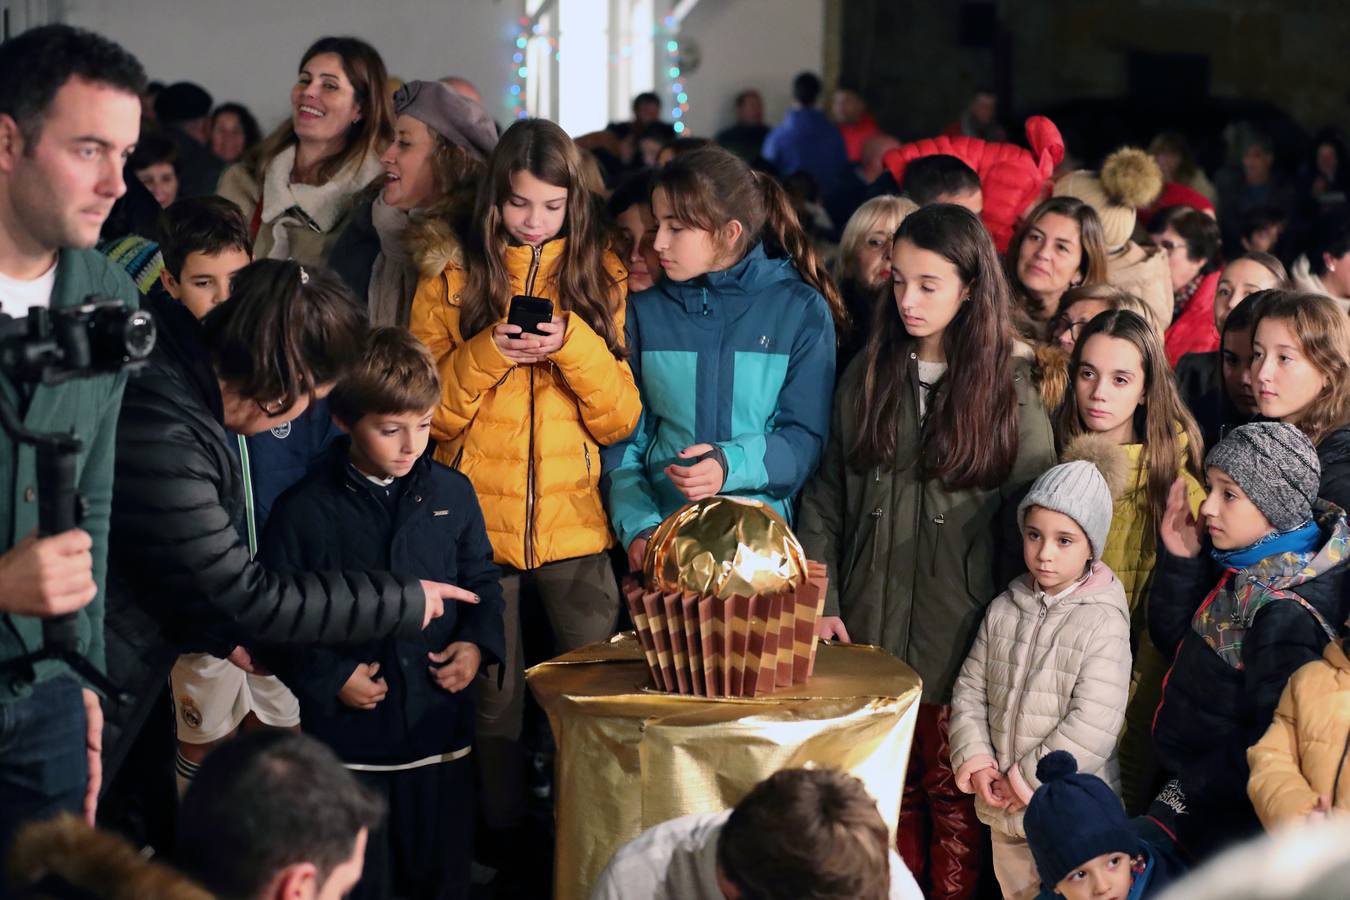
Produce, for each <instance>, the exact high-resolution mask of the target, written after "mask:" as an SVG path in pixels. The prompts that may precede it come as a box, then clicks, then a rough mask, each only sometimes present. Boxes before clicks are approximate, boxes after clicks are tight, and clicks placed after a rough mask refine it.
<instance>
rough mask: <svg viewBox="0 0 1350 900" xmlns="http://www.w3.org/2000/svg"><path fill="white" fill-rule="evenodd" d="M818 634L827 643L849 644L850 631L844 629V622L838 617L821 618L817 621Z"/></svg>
mask: <svg viewBox="0 0 1350 900" xmlns="http://www.w3.org/2000/svg"><path fill="white" fill-rule="evenodd" d="M816 634H818V635H820V636H821V637H823V638H824V639H825V640H827V641H839V642H841V643H844V644H847V643H849V637H848V629H847V628H845V627H844V620H843V619H841V618H839V617H838V616H821V617H820V618H819V619H816Z"/></svg>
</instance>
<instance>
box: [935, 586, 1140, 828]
mask: <svg viewBox="0 0 1350 900" xmlns="http://www.w3.org/2000/svg"><path fill="white" fill-rule="evenodd" d="M1129 689H1130V609H1129V606H1128V605H1127V604H1126V601H1125V589H1124V587H1123V586H1122V585H1121V583H1120V579H1118V578H1116V576H1115V574H1114V573H1113V572H1112V571H1111V570H1110V569H1109V568H1108V567H1107V566H1105V565H1104V564H1102V563H1095V564H1094V565H1093V569H1092V572H1091V573H1090V574H1089V576H1088V578H1087V580H1086V581H1085V582H1084V583H1083V584H1082V585H1081V586H1080V587H1078V588H1077V589H1076V590H1074V591H1073V592H1072V593H1070V594H1068V595H1067V596H1064V597H1060V598H1059V599H1055V598H1054V597H1051V596H1050V595H1048V594H1046V593H1045V592H1043V591H1040V590H1038V589H1037V588H1036V587H1035V584H1034V582H1033V581H1032V579H1031V576H1030V575H1023V576H1021V577H1019V578H1017V579H1016V580H1014V581H1013V583H1012V584H1011V585H1010V586H1009V588H1008V590H1006V591H1004V592H1003V593H1002V594H1000V595H999V596H998V597H996V598H995V599H994V602H993V603H991V604H990V605H989V610H988V612H986V613H985V616H984V622H983V624H981V626H980V631H979V634H978V635H977V636H976V638H975V645H974V646H973V647H972V648H971V650H970V655H969V656H968V657H966V662H965V665H963V666H962V667H961V674H960V676H959V677H958V678H957V680H956V688H955V690H954V691H953V693H952V724H951V764H952V768H953V769H954V770H955V771H956V783H957V786H958V787H960V788H961V790H963V791H966V792H967V793H974V792H975V788H974V786H973V784H972V783H971V776H972V775H974V774H975V773H976V772H978V771H980V770H981V769H984V768H987V767H990V766H994V767H996V768H997V769H998V771H1000V772H1006V773H1007V775H1008V780H1009V781H1010V782H1011V783H1012V786H1013V789H1014V790H1015V791H1016V792H1017V794H1018V797H1019V799H1021V801H1022V802H1023V803H1029V802H1030V801H1031V795H1032V793H1033V792H1034V791H1035V790H1036V788H1037V787H1038V786H1039V785H1040V782H1038V781H1037V780H1036V764H1037V763H1038V762H1039V761H1040V759H1041V757H1043V756H1045V755H1046V754H1047V753H1049V752H1051V751H1052V750H1067V751H1069V752H1070V753H1072V754H1073V755H1074V756H1075V757H1077V759H1078V771H1079V772H1090V773H1092V774H1093V775H1096V776H1098V777H1100V778H1101V779H1102V780H1104V781H1105V782H1106V783H1107V784H1109V785H1110V786H1111V788H1112V789H1113V790H1114V791H1116V793H1119V792H1120V773H1119V770H1118V767H1117V765H1116V740H1117V738H1118V737H1119V735H1120V728H1121V725H1122V724H1123V723H1124V721H1125V703H1126V700H1127V698H1128V694H1129ZM975 806H976V811H977V812H978V813H979V816H980V821H982V822H984V823H985V824H987V825H989V826H990V827H991V828H997V829H998V830H999V831H1000V832H1002V833H1003V834H1007V835H1012V836H1015V837H1024V836H1025V832H1024V831H1023V829H1022V813H1021V812H1018V813H1011V814H1010V813H1008V812H1006V811H1004V810H1001V809H996V808H993V807H990V806H988V805H987V804H985V803H984V802H983V801H981V800H980V799H979V797H978V796H977V797H976V801H975Z"/></svg>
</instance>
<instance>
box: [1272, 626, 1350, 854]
mask: <svg viewBox="0 0 1350 900" xmlns="http://www.w3.org/2000/svg"><path fill="white" fill-rule="evenodd" d="M1347 753H1350V659H1347V658H1346V655H1345V647H1344V646H1343V645H1342V644H1341V642H1340V641H1332V642H1331V643H1329V644H1327V649H1326V651H1325V652H1324V653H1323V655H1322V658H1321V659H1319V660H1317V661H1315V662H1310V663H1308V664H1307V665H1305V666H1303V667H1302V668H1301V669H1299V670H1298V671H1297V672H1295V673H1294V677H1293V678H1291V679H1289V684H1287V685H1285V688H1284V694H1282V695H1281V696H1280V705H1279V706H1278V707H1277V708H1276V710H1275V720H1274V721H1273V722H1271V724H1270V728H1269V729H1267V731H1266V733H1265V736H1264V737H1262V738H1261V741H1260V742H1259V743H1258V744H1257V745H1256V746H1255V747H1252V748H1251V749H1250V750H1248V751H1247V763H1248V765H1250V766H1251V770H1252V774H1251V778H1250V780H1249V781H1248V782H1247V796H1249V797H1250V798H1251V801H1252V806H1253V807H1255V808H1256V814H1257V815H1258V816H1260V818H1261V824H1262V825H1264V826H1266V827H1267V828H1274V827H1275V826H1277V825H1284V824H1289V823H1292V822H1298V821H1301V820H1303V819H1305V818H1306V817H1307V816H1308V814H1309V813H1310V812H1312V810H1313V806H1314V805H1316V803H1317V798H1318V796H1319V795H1321V796H1325V797H1327V799H1328V800H1330V801H1331V806H1332V808H1333V809H1334V810H1337V811H1339V812H1342V813H1344V812H1350V766H1347V765H1345V763H1346V761H1347V760H1346V757H1347ZM1338 775H1339V776H1340V780H1339V783H1338V782H1337V776H1338Z"/></svg>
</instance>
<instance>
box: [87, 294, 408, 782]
mask: <svg viewBox="0 0 1350 900" xmlns="http://www.w3.org/2000/svg"><path fill="white" fill-rule="evenodd" d="M151 311H152V312H153V313H154V315H155V322H156V324H157V325H158V327H159V339H158V342H157V344H156V347H155V352H154V354H153V355H152V357H151V359H150V364H149V365H148V366H147V368H146V369H145V371H143V372H141V373H140V374H139V375H137V376H136V377H133V378H132V379H131V380H130V382H129V383H128V385H127V390H126V395H125V399H124V401H123V405H122V416H121V420H120V422H119V425H118V431H117V462H116V474H115V478H114V483H113V503H112V533H111V537H110V540H109V556H108V611H107V618H106V621H105V634H106V641H107V658H108V676H109V677H110V678H111V679H112V681H113V683H114V684H116V685H117V686H118V687H119V688H120V689H121V690H122V691H123V692H126V693H129V694H130V695H131V696H130V698H129V701H128V702H126V703H117V702H108V703H105V720H106V723H107V724H106V726H105V729H104V739H103V753H104V778H105V779H107V780H111V778H112V776H113V774H114V772H115V771H116V769H117V768H118V766H119V765H120V764H121V762H122V759H123V757H124V756H125V754H126V752H127V750H128V749H129V747H130V744H131V742H132V740H134V739H135V736H136V733H137V732H138V731H139V729H140V727H141V725H142V723H143V722H144V720H145V716H146V715H147V714H148V712H149V709H150V706H151V704H152V702H153V700H154V698H155V696H156V695H157V694H158V692H159V691H160V690H161V689H162V687H163V685H164V683H165V681H166V679H167V678H168V675H169V670H170V669H171V668H172V667H173V662H174V659H175V658H176V657H177V656H178V655H179V654H180V653H197V652H209V653H213V654H216V655H218V656H225V655H228V654H229V652H230V651H231V650H232V649H233V648H234V647H235V646H236V645H239V644H250V643H255V642H256V643H271V644H278V643H280V644H350V643H355V642H359V641H369V640H375V639H377V638H381V637H385V636H387V635H399V636H404V637H415V636H417V635H418V633H419V632H420V630H421V626H422V616H423V612H424V610H425V604H426V599H425V597H424V595H423V593H422V588H421V585H420V583H419V580H418V579H416V578H413V577H399V576H396V575H390V574H386V573H373V574H366V573H357V572H326V573H309V574H301V575H293V576H288V577H278V576H276V575H273V574H272V573H270V572H268V571H267V570H266V569H265V568H264V567H263V566H262V565H261V564H259V563H256V562H254V561H253V560H251V559H250V558H249V549H248V542H247V540H246V539H245V537H244V534H245V529H246V525H245V514H246V507H245V503H244V482H243V475H242V473H241V471H240V464H239V457H238V454H237V453H236V452H235V450H234V448H233V446H232V445H233V444H234V443H235V442H236V441H237V438H236V437H235V436H234V435H233V434H230V433H229V432H227V431H226V430H225V427H224V425H223V424H222V419H223V412H222V404H221V397H220V389H219V386H218V384H217V381H216V377H215V374H214V372H213V371H212V369H211V367H210V365H209V363H208V362H207V354H206V350H205V348H204V347H203V346H202V343H201V339H200V330H199V328H198V325H197V322H196V320H195V319H193V318H192V316H191V314H189V313H188V312H187V310H186V309H184V308H183V307H181V306H179V305H178V304H177V303H174V302H173V301H172V300H168V299H165V298H161V300H160V301H159V302H156V303H152V304H151Z"/></svg>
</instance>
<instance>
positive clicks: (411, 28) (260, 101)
mask: <svg viewBox="0 0 1350 900" xmlns="http://www.w3.org/2000/svg"><path fill="white" fill-rule="evenodd" d="M64 6H65V10H66V14H65V16H63V21H65V22H68V23H70V24H72V25H79V26H82V27H85V28H91V29H93V30H95V31H99V32H101V33H103V34H105V35H107V36H108V37H110V38H112V39H113V40H116V41H117V42H119V43H121V44H122V45H123V46H125V47H126V48H127V49H129V50H131V51H132V52H133V53H135V54H136V55H137V56H138V57H139V58H140V60H141V62H142V63H143V64H144V65H145V68H146V71H147V72H148V73H149V74H150V77H151V78H153V79H157V80H160V81H164V82H172V81H178V80H189V81H195V82H197V83H199V84H201V85H202V86H203V87H205V88H206V89H207V90H209V91H210V92H211V94H212V96H214V97H215V98H216V102H218V103H219V102H224V101H226V100H238V101H240V102H242V103H244V104H246V105H247V106H248V107H249V108H251V109H252V110H253V111H254V113H255V114H256V115H257V116H258V119H259V121H260V122H261V123H262V124H263V128H264V130H270V128H271V126H273V125H275V124H276V123H277V122H279V121H280V120H281V118H282V117H283V116H286V115H288V114H289V106H288V103H289V101H288V96H287V94H288V91H289V90H290V86H291V84H292V83H293V81H294V79H295V72H296V69H297V68H298V66H299V64H300V55H301V54H302V53H303V52H304V51H305V48H306V47H308V46H309V44H310V43H312V42H313V41H314V40H315V39H316V38H318V37H321V36H323V35H326V34H351V35H356V36H357V37H360V38H363V39H364V40H367V41H369V42H370V43H371V44H373V45H374V46H375V48H376V49H377V50H379V51H380V54H381V55H382V56H383V57H384V61H385V65H387V66H388V67H389V71H390V74H392V75H397V76H399V77H400V78H403V79H405V80H410V79H413V78H423V79H435V78H441V77H444V76H446V75H460V76H463V77H465V78H468V79H469V80H470V81H473V82H474V83H475V84H477V85H478V88H479V90H480V91H482V93H483V103H484V105H485V106H486V107H487V109H488V112H490V113H491V114H492V115H493V117H495V118H496V119H497V120H498V121H500V122H503V123H505V122H507V121H508V120H509V118H510V115H509V112H510V111H509V109H508V108H507V106H506V101H505V94H506V90H507V88H508V87H509V85H510V81H509V79H510V70H511V68H512V66H511V53H512V52H513V50H514V48H513V46H512V43H511V42H512V41H513V40H515V36H516V32H515V22H516V21H517V19H518V18H519V16H520V14H521V9H522V7H523V6H524V3H523V0H65V3H64Z"/></svg>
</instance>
